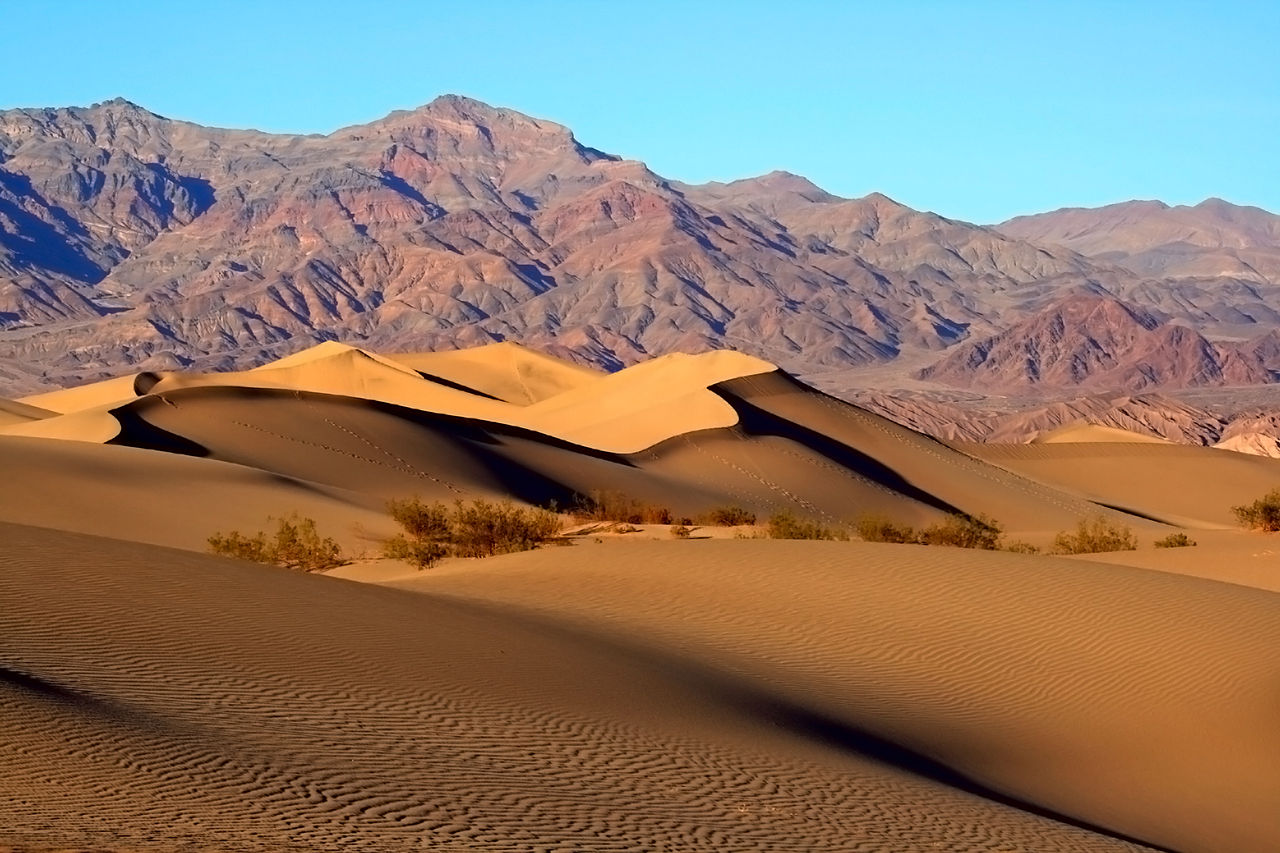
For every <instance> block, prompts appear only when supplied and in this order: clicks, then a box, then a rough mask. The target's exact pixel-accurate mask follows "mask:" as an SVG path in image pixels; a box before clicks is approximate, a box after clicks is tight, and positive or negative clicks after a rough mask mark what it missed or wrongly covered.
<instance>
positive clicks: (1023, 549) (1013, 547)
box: [1000, 542, 1040, 554]
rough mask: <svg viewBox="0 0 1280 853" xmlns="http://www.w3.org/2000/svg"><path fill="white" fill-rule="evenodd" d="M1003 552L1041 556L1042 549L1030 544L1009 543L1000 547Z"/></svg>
mask: <svg viewBox="0 0 1280 853" xmlns="http://www.w3.org/2000/svg"><path fill="white" fill-rule="evenodd" d="M1000 550H1001V551H1008V552H1010V553H1012V554H1039V553H1040V549H1039V548H1037V547H1036V546H1035V545H1032V544H1031V543H1030V542H1008V543H1006V544H1004V545H1001V546H1000Z"/></svg>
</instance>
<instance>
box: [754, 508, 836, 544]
mask: <svg viewBox="0 0 1280 853" xmlns="http://www.w3.org/2000/svg"><path fill="white" fill-rule="evenodd" d="M768 534H769V538H770V539H823V540H829V541H832V540H838V541H845V540H847V539H848V538H849V534H848V533H847V532H845V531H844V530H843V529H841V528H839V527H827V526H825V525H822V524H818V523H817V522H816V521H809V520H806V519H801V518H797V517H796V516H794V515H792V514H791V513H789V512H779V513H775V514H774V515H772V516H770V517H769V528H768Z"/></svg>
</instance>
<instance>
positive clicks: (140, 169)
mask: <svg viewBox="0 0 1280 853" xmlns="http://www.w3.org/2000/svg"><path fill="white" fill-rule="evenodd" d="M1226 215H1227V214H1222V216H1226ZM1250 221H1252V220H1250ZM1020 227H1022V226H1020V225H1019V224H1018V223H1017V222H1016V221H1015V222H1014V223H1006V224H1005V225H1004V226H1000V227H998V228H988V227H982V226H978V225H972V224H968V223H964V222H959V221H955V220H950V219H947V218H945V217H942V216H938V215H936V214H932V213H923V212H919V211H915V210H912V209H910V208H908V207H905V206H903V205H901V204H898V203H896V202H894V201H893V200H891V199H889V198H887V197H885V196H883V195H879V194H874V195H871V196H868V197H866V198H863V199H844V198H839V197H837V196H834V195H832V194H830V193H827V192H825V191H823V190H821V189H820V188H818V187H816V186H814V185H813V184H812V183H810V182H808V181H806V180H805V179H803V178H800V177H798V176H795V175H790V174H787V173H781V172H777V173H772V174H769V175H765V176H762V177H758V178H752V179H747V180H741V181H734V182H731V183H725V184H721V183H711V184H705V185H698V186H694V185H687V184H680V183H677V182H673V181H669V180H667V179H665V178H663V177H661V176H659V175H657V174H655V173H653V172H652V171H650V170H649V169H648V168H647V167H645V166H644V164H642V163H639V162H635V161H627V160H623V159H620V158H618V157H615V156H612V155H609V154H606V153H604V152H601V151H598V150H596V149H593V148H590V147H587V146H585V145H583V144H582V143H580V142H579V141H578V140H577V139H575V137H574V136H573V134H572V133H571V132H570V131H569V130H568V129H567V128H564V127H562V126H560V125H557V124H554V123H551V122H547V121H542V120H539V119H535V118H530V117H528V116H525V115H522V114H520V113H517V112H514V111H512V110H506V109H497V108H493V107H490V106H487V105H485V104H482V103H479V102H477V101H473V100H469V99H466V98H460V97H456V96H445V97H442V98H439V99H437V100H435V101H433V102H431V103H430V104H428V105H426V106H424V107H421V108H419V109H416V110H412V111H404V112H397V113H393V114H391V115H389V116H387V117H386V118H384V119H381V120H379V121H375V122H372V123H369V124H366V125H360V126H355V127H348V128H343V129H341V130H337V131H335V132H333V133H330V134H327V135H308V136H299V135H283V134H266V133H259V132H256V131H245V130H225V129H218V128H206V127H201V126H199V125H195V124H191V123H187V122H181V121H173V120H170V119H166V118H164V117H161V116H158V115H155V114H153V113H150V112H148V111H147V110H145V109H143V108H141V107H138V106H136V105H134V104H131V103H129V102H127V101H122V100H116V101H110V102H107V103H103V104H96V105H94V106H92V107H87V108H65V109H23V110H9V111H4V112H0V395H7V396H13V395H15V394H18V393H21V392H25V391H30V390H34V389H37V388H40V387H46V386H50V385H59V384H66V383H69V382H78V381H85V380H90V379H96V378H101V377H104V376H109V375H115V374H119V373H123V372H128V371H130V370H143V369H148V370H150V369H170V368H177V367H181V368H189V369H225V368H232V367H249V366H253V365H255V364H259V363H262V362H263V361H265V360H268V359H270V358H274V357H278V356H280V355H283V354H285V353H287V352H290V351H293V350H297V349H301V348H303V347H305V346H309V345H311V344H314V343H316V342H317V341H321V340H330V339H341V340H346V341H350V342H353V343H359V344H361V345H365V346H369V347H372V348H375V349H379V350H383V351H396V350H426V349H448V348H452V347H459V346H469V345H473V344H477V343H484V342H489V341H494V340H505V339H514V340H519V341H521V342H524V343H526V344H529V345H531V346H534V347H539V348H542V349H546V350H548V351H550V352H552V353H556V354H559V355H562V356H568V357H571V358H574V359H576V360H579V361H581V362H584V363H591V364H595V365H599V366H602V367H606V368H617V367H620V366H622V365H624V364H629V363H632V362H634V361H636V360H639V359H641V358H645V357H649V356H653V355H658V354H661V353H664V352H670V351H674V350H682V351H693V352H696V351H700V350H705V349H709V348H717V347H733V348H736V349H740V350H743V351H746V352H749V353H752V354H754V355H758V356H761V357H763V358H766V359H769V360H771V361H773V362H775V363H778V364H780V365H782V366H783V367H784V368H786V369H788V370H790V371H791V372H793V373H797V374H799V375H801V376H810V375H813V374H815V373H825V374H827V375H828V376H830V375H832V374H833V372H839V371H846V372H847V371H848V369H849V368H851V367H867V368H870V367H875V368H876V372H875V375H876V376H878V377H880V378H879V380H878V381H880V382H882V383H887V384H888V385H890V386H892V385H893V384H894V383H897V382H899V381H900V380H906V379H907V377H908V374H909V373H910V371H911V370H912V369H914V368H916V367H919V366H920V365H921V364H928V363H931V362H934V361H937V360H939V359H940V358H941V359H942V361H941V363H940V364H939V365H938V367H937V368H935V369H934V372H933V373H932V374H931V376H932V377H934V378H933V380H932V381H936V382H939V383H944V382H945V383H954V384H958V385H961V386H964V387H982V388H990V389H995V390H998V389H999V387H1000V385H1001V384H1002V383H1012V385H1010V387H1013V388H1021V387H1024V385H1025V384H1027V383H1025V382H1023V381H1022V380H1021V379H1019V378H1018V375H1019V373H1018V371H1017V370H1008V369H991V368H989V367H986V366H985V365H988V364H989V363H990V364H995V363H997V362H999V360H1000V359H1001V358H1003V357H1004V356H1001V355H1000V352H1002V350H993V353H994V354H991V355H988V356H986V357H984V358H982V359H978V362H977V363H975V364H973V365H972V366H966V365H969V363H970V362H971V361H973V355H972V353H973V351H974V350H972V349H968V350H963V349H961V350H957V348H964V347H971V346H972V345H974V344H975V343H981V342H984V341H988V340H991V339H994V338H997V337H999V336H1000V335H1002V334H1003V335H1007V334H1008V333H1009V332H1010V330H1013V329H1019V330H1027V331H1029V332H1031V333H1032V334H1034V333H1035V328H1036V323H1038V322H1040V320H1039V319H1037V318H1043V317H1044V316H1045V314H1044V312H1046V311H1052V310H1055V308H1054V306H1057V305H1059V304H1060V303H1061V301H1062V299H1063V298H1064V295H1067V294H1092V295H1094V296H1097V297H1099V298H1104V299H1111V300H1121V301H1123V302H1124V303H1125V304H1127V305H1128V306H1130V308H1129V309H1126V310H1129V311H1130V313H1131V315H1132V316H1131V317H1130V319H1129V320H1127V321H1126V320H1125V319H1124V317H1123V316H1122V315H1124V314H1125V311H1123V310H1118V309H1114V308H1113V309H1109V310H1111V311H1113V312H1115V316H1114V317H1113V318H1112V319H1113V320H1115V321H1116V322H1117V323H1118V324H1119V325H1117V327H1116V330H1115V332H1114V335H1113V339H1112V338H1105V336H1104V337H1103V338H1097V337H1095V339H1094V343H1095V344H1098V345H1103V344H1105V345H1108V346H1110V345H1112V344H1114V345H1116V346H1120V345H1121V344H1123V345H1124V346H1125V347H1127V349H1124V348H1122V349H1121V350H1117V351H1116V353H1114V354H1112V355H1110V356H1105V355H1103V354H1100V353H1096V354H1094V355H1088V352H1089V351H1090V350H1089V346H1085V347H1084V348H1083V349H1080V347H1073V346H1072V345H1071V344H1070V342H1067V343H1061V342H1060V345H1061V346H1062V347H1063V348H1064V350H1063V351H1075V350H1078V349H1079V350H1080V351H1081V353H1082V354H1083V355H1082V357H1084V358H1085V362H1083V365H1084V366H1082V367H1081V368H1079V369H1074V368H1073V369H1071V370H1067V371H1065V372H1062V373H1060V374H1059V373H1054V370H1056V368H1054V369H1052V370H1048V371H1047V374H1046V375H1050V376H1059V377H1060V378H1061V380H1062V381H1063V382H1064V383H1066V384H1068V385H1073V383H1074V384H1078V385H1083V386H1087V387H1092V386H1094V385H1099V386H1100V385H1101V384H1103V383H1104V382H1108V381H1112V380H1114V381H1117V382H1120V383H1122V386H1118V387H1129V385H1131V384H1132V381H1133V380H1132V377H1134V376H1135V375H1147V374H1143V373H1142V369H1140V368H1138V367H1136V366H1135V365H1133V364H1129V366H1128V367H1126V366H1125V364H1124V362H1126V360H1128V361H1132V359H1133V358H1139V357H1141V358H1147V359H1148V360H1149V361H1150V362H1151V363H1152V364H1154V365H1155V366H1154V367H1153V368H1152V369H1151V370H1148V374H1150V376H1151V377H1152V379H1151V383H1152V384H1157V385H1158V384H1162V383H1165V382H1173V383H1175V384H1176V383H1178V382H1185V381H1191V380H1192V379H1196V380H1197V381H1199V379H1203V380H1204V381H1207V382H1237V381H1242V382H1243V381H1248V382H1257V381H1265V380H1266V379H1267V378H1268V377H1270V376H1271V375H1272V372H1274V371H1275V370H1277V369H1280V368H1277V366H1276V362H1277V361H1280V353H1278V352H1277V350H1278V349H1280V347H1278V345H1277V341H1278V340H1280V339H1277V338H1274V337H1272V338H1270V339H1268V338H1267V337H1266V335H1267V333H1270V332H1272V331H1273V330H1277V329H1280V286H1277V285H1276V283H1275V282H1274V281H1273V280H1272V279H1269V278H1266V277H1265V276H1261V277H1255V279H1248V278H1240V277H1236V276H1235V274H1234V272H1233V273H1232V275H1231V276H1227V277H1217V278H1207V279H1206V278H1195V277H1191V278H1186V279H1173V278H1158V279H1157V278H1151V277H1150V276H1149V275H1148V274H1147V273H1146V272H1143V271H1142V269H1143V268H1142V267H1141V266H1140V265H1138V266H1135V265H1133V264H1126V257H1122V256H1120V255H1115V254H1114V253H1112V252H1107V251H1102V252H1100V253H1099V254H1098V256H1097V257H1088V256H1086V254H1085V253H1082V252H1081V251H1077V250H1076V249H1073V248H1071V247H1070V246H1069V245H1068V246H1064V245H1061V243H1062V242H1064V241H1062V240H1057V241H1056V242H1055V241H1054V240H1050V239H1049V237H1050V236H1052V235H1049V236H1046V235H1043V234H1040V233H1039V232H1036V234H1035V235H1034V236H1035V239H1034V240H1030V239H1026V238H1024V237H1023V236H1020V235H1019V234H1018V233H1017V232H1018V230H1019V228H1020ZM1250 227H1251V228H1253V229H1254V230H1253V231H1250V233H1251V234H1255V238H1251V239H1255V243H1256V244H1257V246H1262V245H1263V244H1264V243H1265V241H1266V239H1270V238H1268V237H1265V234H1263V232H1262V231H1259V230H1258V228H1260V227H1261V226H1257V227H1254V226H1250ZM1255 232H1256V233H1255ZM1224 233H1225V232H1224ZM1161 239H1163V238H1161ZM1224 239H1225V238H1224ZM1066 242H1068V243H1069V242H1070V241H1066ZM1082 245H1083V247H1084V248H1085V249H1088V250H1089V251H1090V252H1093V251H1095V248H1096V247H1095V246H1094V244H1092V243H1086V244H1082ZM1161 245H1164V243H1161ZM1251 245H1252V244H1251ZM1237 248H1239V247H1237ZM1240 251H1244V250H1243V249H1240ZM1249 251H1253V250H1252V249H1250V250H1249ZM1258 251H1259V252H1260V251H1261V249H1258ZM1255 254H1256V253H1255ZM1242 257H1247V258H1254V255H1252V254H1249V253H1248V252H1244V255H1242ZM1258 263H1261V262H1260V261H1259V262H1258ZM1233 270H1234V268H1233ZM1117 304H1118V303H1117ZM1091 322H1093V321H1091ZM1153 323H1154V325H1153ZM1027 324H1031V325H1029V326H1028V325H1027ZM1121 326H1123V329H1121ZM1066 328H1067V327H1065V326H1064V333H1066ZM1224 330H1230V331H1231V334H1232V335H1233V336H1234V337H1235V338H1237V339H1243V338H1250V339H1256V346H1254V349H1251V350H1249V351H1248V352H1244V350H1240V352H1241V353H1243V354H1242V355H1241V356H1240V357H1239V358H1235V357H1234V356H1232V355H1231V353H1234V352H1236V350H1234V349H1230V348H1229V347H1227V346H1226V344H1225V343H1223V342H1221V341H1219V340H1217V339H1216V338H1215V340H1212V341H1209V340H1207V339H1206V338H1205V337H1204V336H1206V335H1207V336H1209V337H1214V336H1215V335H1216V336H1217V337H1221V336H1222V335H1223V334H1224V333H1225V332H1224ZM1075 331H1076V329H1075V327H1072V331H1071V333H1074V332H1075ZM1200 332H1203V335H1200ZM1019 333H1022V332H1019ZM1001 340H1002V341H1006V342H1008V341H1009V340H1010V339H1009V338H1008V337H1006V338H1002V339H1001ZM1126 342H1127V343H1126ZM983 345H984V346H986V344H983ZM1008 346H1009V347H1011V348H1012V349H1014V350H1016V346H1014V345H1013V344H1008ZM1251 346H1253V344H1251ZM1162 347H1168V348H1169V349H1168V354H1167V355H1168V358H1170V359H1172V363H1170V364H1162V363H1161V359H1162V358H1165V355H1163V354H1162V353H1163V351H1162V350H1161V348H1162ZM988 348H989V349H990V348H991V347H988ZM953 350H954V351H956V354H955V355H952V354H950V352H949V351H953ZM1254 350H1256V352H1255V351H1254ZM961 351H963V352H964V353H966V354H965V355H961ZM1108 359H1110V360H1108ZM1113 362H1114V363H1113ZM1037 369H1038V370H1041V371H1042V373H1045V372H1046V368H1045V366H1044V365H1042V366H1041V367H1040V368H1037ZM1135 370H1137V371H1138V373H1137V374H1135V372H1134V371H1135ZM1023 373H1025V371H1023ZM841 375H846V374H841ZM841 381H843V382H845V383H846V390H848V389H852V388H853V387H856V386H857V385H860V384H861V383H862V382H863V381H864V378H863V377H862V376H860V375H859V376H854V375H852V374H848V378H847V379H845V380H841ZM828 385H829V383H828ZM1073 387H1074V386H1073ZM836 390H840V389H836Z"/></svg>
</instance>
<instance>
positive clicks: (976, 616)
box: [400, 541, 1280, 853]
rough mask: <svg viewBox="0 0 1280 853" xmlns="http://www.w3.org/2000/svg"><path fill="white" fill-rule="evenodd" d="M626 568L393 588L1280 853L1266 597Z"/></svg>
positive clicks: (1096, 811)
mask: <svg viewBox="0 0 1280 853" xmlns="http://www.w3.org/2000/svg"><path fill="white" fill-rule="evenodd" d="M594 550H597V551H599V550H603V548H597V549H594ZM613 550H614V551H615V552H616V553H615V554H614V555H613V556H612V557H611V558H610V559H609V560H607V561H605V560H601V559H600V557H599V555H598V554H595V553H593V549H592V548H591V547H590V546H584V547H581V548H577V549H569V550H567V551H565V552H563V553H553V552H534V553H529V554H522V555H512V556H510V557H505V558H501V559H499V560H495V561H491V562H489V563H486V564H485V565H484V566H483V567H476V568H475V569H473V570H470V571H444V572H437V573H431V574H426V575H423V576H421V577H420V578H418V579H415V580H413V581H407V582H404V583H402V584H400V585H403V586H405V587H407V588H412V589H417V590H424V591H429V592H431V593H433V594H437V595H439V594H444V595H451V596H456V597H459V598H463V599H466V600H470V601H475V602H484V603H486V604H487V605H489V606H492V605H493V604H495V603H502V604H505V605H507V606H509V607H513V608H516V609H518V610H519V611H520V612H530V613H536V614H540V615H541V616H542V617H543V618H545V619H548V620H555V621H558V622H561V623H563V622H566V621H567V622H571V623H573V624H577V625H581V626H584V627H589V628H591V629H594V630H597V631H601V632H612V633H613V634H615V635H621V636H626V637H631V638H635V637H643V638H645V642H646V643H648V644H651V645H656V646H659V647H661V648H664V649H667V650H668V651H670V652H672V653H676V654H679V655H681V656H682V657H684V658H685V659H687V660H692V661H696V662H698V663H700V664H702V665H705V666H708V667H709V668H712V669H714V670H716V671H719V672H735V673H749V674H751V676H752V677H755V678H761V679H763V680H764V681H765V682H766V683H768V684H770V685H772V688H771V689H772V690H774V691H775V695H776V696H777V697H778V698H780V699H782V700H784V701H787V702H790V703H792V704H793V705H795V706H799V707H803V708H805V709H806V710H807V712H809V713H811V714H812V715H814V716H815V717H820V718H823V719H827V720H830V721H832V722H834V723H836V724H838V725H840V726H842V727H844V728H845V729H846V730H852V731H858V732H863V733H866V734H869V735H874V736H875V737H877V738H880V739H882V740H883V741H886V742H888V743H892V744H894V745H896V746H898V747H902V748H905V749H907V750H909V751H910V752H911V753H913V754H917V755H921V756H924V757H927V758H929V759H931V760H933V761H936V762H938V763H939V764H941V765H943V766H946V767H948V768H950V769H952V770H954V771H956V772H958V773H960V774H962V775H963V776H964V777H966V778H968V779H970V780H973V781H975V782H977V783H979V784H981V785H983V786H985V787H987V788H990V789H994V790H996V791H999V792H1002V793H1003V794H1005V795H1008V796H1011V797H1015V798H1016V799H1018V800H1022V801H1025V802H1029V803H1033V804H1035V805H1037V806H1039V807H1042V808H1045V809H1049V810H1051V811H1053V812H1055V813H1058V814H1062V815H1067V816H1070V817H1072V818H1074V819H1076V820H1079V821H1083V822H1085V823H1088V824H1091V825H1095V826H1101V827H1107V828H1109V829H1110V830H1112V831H1114V832H1118V833H1122V834H1124V835H1127V836H1130V837H1135V838H1141V839H1143V840H1145V841H1147V842H1149V843H1153V844H1157V845H1161V846H1164V847H1167V848H1169V849H1173V850H1181V851H1200V852H1201V853H1210V851H1222V853H1227V851H1232V853H1243V851H1258V853H1261V851H1267V850H1275V849H1280V811H1277V810H1276V809H1275V803H1276V802H1278V801H1280V774H1277V773H1276V771H1275V768H1276V767H1277V766H1280V726H1277V711H1276V706H1275V697H1276V695H1277V690H1278V689H1280V663H1277V662H1276V659H1275V656H1274V655H1273V654H1272V653H1271V649H1273V648H1274V646H1275V643H1276V642H1280V596H1277V595H1275V594H1274V593H1270V592H1265V591H1261V590H1254V589H1248V588H1244V587H1238V586H1234V585H1230V584H1221V583H1216V582H1213V581H1205V580H1201V579H1198V578H1186V577H1177V576H1173V575H1165V574H1162V573H1159V572H1147V571H1142V570H1134V569H1128V568H1123V567H1120V566H1114V565H1096V564H1088V563H1080V562H1076V561H1071V560H1065V559H1052V558H1043V557H1024V556H1018V555H1009V554H980V553H975V552H971V551H963V550H958V549H936V548H934V549H930V548H925V547H920V546H889V545H869V544H861V545H845V544H840V543H802V542H733V541H727V542H726V541H719V542H716V541H713V542H700V543H694V544H693V545H692V546H691V547H690V548H689V550H681V544H680V543H671V542H652V543H643V544H638V545H635V546H633V547H631V548H626V549H613ZM690 552H692V553H690ZM695 564H696V566H697V571H696V572H695V571H689V566H690V565H695ZM1064 602H1071V606H1064ZM948 849H951V848H948ZM1012 849H1024V848H1020V847H1017V846H1015V847H1014V848H1012ZM1030 849H1041V848H1040V847H1038V846H1036V845H1033V846H1032V847H1031V848H1030Z"/></svg>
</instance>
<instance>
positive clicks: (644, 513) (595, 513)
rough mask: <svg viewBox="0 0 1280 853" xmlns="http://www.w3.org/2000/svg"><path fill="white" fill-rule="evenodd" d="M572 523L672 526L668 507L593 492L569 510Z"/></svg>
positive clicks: (611, 493)
mask: <svg viewBox="0 0 1280 853" xmlns="http://www.w3.org/2000/svg"><path fill="white" fill-rule="evenodd" d="M569 514H570V515H571V516H573V520H574V521H621V522H625V523H627V524H672V523H673V522H675V520H676V519H675V516H674V515H673V514H672V512H671V510H670V509H669V508H668V507H665V506H661V505H660V504H651V503H645V502H644V501H641V500H637V499H636V498H633V497H629V496H627V495H624V494H622V493H621V492H615V491H594V492H592V493H591V494H590V495H586V496H580V497H579V498H578V499H577V501H575V502H574V504H573V506H572V507H571V508H570V510H569Z"/></svg>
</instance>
